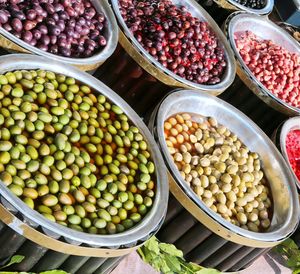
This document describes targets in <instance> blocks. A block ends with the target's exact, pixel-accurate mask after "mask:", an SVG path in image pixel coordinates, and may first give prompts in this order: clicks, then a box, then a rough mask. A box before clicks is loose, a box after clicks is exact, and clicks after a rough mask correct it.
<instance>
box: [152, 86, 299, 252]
mask: <svg viewBox="0 0 300 274" xmlns="http://www.w3.org/2000/svg"><path fill="white" fill-rule="evenodd" d="M185 112H188V113H195V114H199V115H203V116H210V117H214V118H216V119H217V121H218V122H219V123H221V124H223V125H224V126H226V127H228V128H229V129H230V130H231V131H232V132H234V133H235V134H236V135H237V136H238V137H239V138H240V139H241V140H242V142H243V143H244V144H245V145H246V146H248V147H249V149H250V150H251V151H255V152H257V153H258V154H259V155H260V157H261V161H262V167H263V169H264V173H265V176H266V178H267V180H268V181H269V184H270V188H271V192H272V197H273V203H274V208H273V218H272V221H271V226H270V228H269V229H268V230H267V231H266V232H263V233H257V232H252V231H248V230H245V229H242V228H240V227H238V226H235V225H233V224H231V223H230V222H228V221H226V220H225V219H223V218H222V217H221V216H220V215H218V214H217V213H215V212H214V211H212V210H211V209H210V208H208V207H207V206H206V205H205V204H204V203H203V202H202V201H201V200H200V199H199V198H198V196H197V195H196V194H195V193H194V192H193V190H192V189H191V188H190V187H189V186H188V185H187V184H186V182H185V181H184V180H183V179H182V177H181V175H180V173H179V171H178V169H177V167H176V165H175V164H174V161H173V159H172V157H171V155H170V153H169V151H168V148H167V145H166V142H165V135H164V121H165V120H166V119H168V118H169V117H170V116H172V115H175V114H176V113H185ZM149 126H150V129H152V130H153V132H154V134H155V138H156V139H157V142H158V144H159V146H160V149H161V151H162V153H163V157H164V160H165V163H166V165H167V167H168V170H169V172H170V180H174V181H175V183H174V184H173V186H175V187H173V188H172V186H171V184H170V190H171V192H172V194H173V195H174V196H175V197H176V195H177V194H178V193H180V191H183V192H184V193H185V194H186V195H187V196H188V199H189V200H190V201H192V202H193V203H194V204H195V205H196V206H197V210H198V213H196V212H191V211H190V213H191V214H192V215H194V216H197V219H198V220H200V221H201V223H202V224H203V225H205V226H206V227H207V228H208V229H210V230H211V231H213V232H214V233H215V234H217V235H219V236H221V237H223V238H224V239H226V240H228V241H233V242H235V243H238V244H240V245H246V246H252V247H253V246H254V247H263V248H266V247H271V246H274V245H276V244H278V243H279V242H281V241H283V240H284V239H285V238H286V237H288V236H289V235H291V234H292V232H293V231H294V229H295V228H296V226H297V224H298V220H299V204H298V197H297V189H296V186H295V184H294V177H293V174H292V172H291V170H290V168H289V167H288V166H287V163H286V161H285V160H284V158H283V157H282V156H281V154H280V152H279V151H278V150H277V148H276V146H275V145H274V144H273V143H272V141H271V140H270V139H269V138H268V137H267V136H266V135H265V133H263V131H262V130H261V129H260V128H259V127H258V126H257V125H256V124H255V123H254V122H252V121H251V120H250V119H249V118H248V117H247V116H246V115H244V114H243V113H242V112H240V111H239V110H237V109H236V108H234V107H233V106H231V105H230V104H228V103H226V102H225V101H223V100H221V99H219V98H217V97H214V96H210V95H208V94H204V93H198V92H196V91H191V90H180V91H177V92H174V93H171V94H170V95H168V96H167V97H166V98H165V99H164V100H163V101H162V103H161V104H160V105H159V106H158V107H157V109H156V111H154V112H153V115H152V117H151V122H150V125H149ZM190 201H184V200H178V202H180V203H182V204H183V203H186V204H188V203H190ZM190 208H192V207H190ZM195 208H196V207H195V206H194V209H195Z"/></svg>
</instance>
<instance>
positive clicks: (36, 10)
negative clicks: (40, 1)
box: [34, 5, 44, 15]
mask: <svg viewBox="0 0 300 274" xmlns="http://www.w3.org/2000/svg"><path fill="white" fill-rule="evenodd" d="M34 10H35V12H36V13H37V15H42V14H43V11H44V10H43V8H42V7H41V6H40V5H36V6H35V7H34Z"/></svg>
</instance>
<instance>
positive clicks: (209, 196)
mask: <svg viewBox="0 0 300 274" xmlns="http://www.w3.org/2000/svg"><path fill="white" fill-rule="evenodd" d="M202 196H203V197H205V198H212V196H213V195H212V193H211V191H210V190H207V189H206V190H204V192H203V195H202Z"/></svg>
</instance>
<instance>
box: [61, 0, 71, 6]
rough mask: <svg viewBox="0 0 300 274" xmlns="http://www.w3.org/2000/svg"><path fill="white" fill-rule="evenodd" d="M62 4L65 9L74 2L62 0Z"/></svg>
mask: <svg viewBox="0 0 300 274" xmlns="http://www.w3.org/2000/svg"><path fill="white" fill-rule="evenodd" d="M61 3H62V4H63V6H64V7H65V8H66V7H69V6H71V5H72V1H71V0H62V1H61Z"/></svg>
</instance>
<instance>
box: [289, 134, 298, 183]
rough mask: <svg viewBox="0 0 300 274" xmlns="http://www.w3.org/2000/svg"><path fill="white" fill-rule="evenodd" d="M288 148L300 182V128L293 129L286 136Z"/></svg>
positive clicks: (290, 160)
mask: <svg viewBox="0 0 300 274" xmlns="http://www.w3.org/2000/svg"><path fill="white" fill-rule="evenodd" d="M286 150H287V154H288V158H289V162H290V165H291V167H292V169H293V171H294V173H295V174H296V177H297V178H298V180H299V182H300V130H299V129H296V130H292V131H290V132H289V133H288V135H287V138H286Z"/></svg>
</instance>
